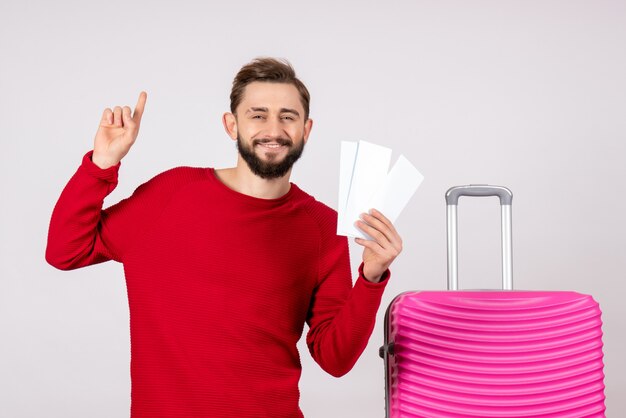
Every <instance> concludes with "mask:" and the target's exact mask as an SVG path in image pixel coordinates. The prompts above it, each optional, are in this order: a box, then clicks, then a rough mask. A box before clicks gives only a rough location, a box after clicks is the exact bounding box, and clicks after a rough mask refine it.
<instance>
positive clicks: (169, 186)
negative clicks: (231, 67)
mask: <svg viewBox="0 0 626 418" xmlns="http://www.w3.org/2000/svg"><path fill="white" fill-rule="evenodd" d="M146 97H147V95H146V93H145V92H142V93H141V94H140V96H139V100H138V102H137V106H136V107H135V110H134V113H133V114H132V116H131V111H130V108H129V107H128V106H125V107H123V108H121V107H119V106H118V107H115V108H114V109H113V110H111V109H105V111H104V113H103V115H102V119H101V121H100V127H99V128H98V131H97V133H96V138H95V142H94V149H93V151H90V152H88V153H87V154H86V155H85V156H84V157H83V160H82V164H81V165H80V167H79V168H78V170H77V171H76V173H75V174H74V176H73V177H72V178H71V179H70V181H69V183H68V184H67V186H66V187H65V189H64V190H63V192H62V194H61V196H60V198H59V201H58V202H57V204H56V206H55V209H54V212H53V214H52V219H51V222H50V230H49V235H48V247H47V250H46V259H47V261H48V262H49V263H50V264H51V265H53V266H55V267H57V268H59V269H64V270H67V269H75V268H79V267H83V266H87V265H90V264H96V263H100V262H103V261H107V260H116V261H119V262H121V263H123V265H124V272H125V276H126V283H127V288H128V298H129V309H130V331H131V380H132V402H131V417H132V418H148V417H149V418H154V417H159V418H165V417H198V418H199V417H212V418H219V417H233V418H245V417H289V418H291V417H294V418H295V417H302V412H301V411H300V408H299V406H298V400H299V391H298V380H299V378H300V372H301V365H300V358H299V353H298V350H297V348H296V343H297V341H298V340H299V339H300V337H301V335H302V332H303V328H304V324H305V322H306V323H307V324H308V325H309V327H310V329H309V332H308V334H307V336H306V341H307V344H308V347H309V350H310V352H311V355H312V356H313V358H314V359H315V361H316V362H317V363H318V364H319V365H320V366H321V367H322V368H323V369H324V370H325V371H327V372H328V373H330V374H332V375H333V376H341V375H343V374H345V373H347V372H348V371H349V370H350V369H351V368H352V367H353V365H354V364H355V362H356V360H357V359H358V357H359V356H360V355H361V353H362V351H363V349H364V348H365V346H366V344H367V341H368V339H369V337H370V335H371V333H372V330H373V327H374V321H375V316H376V311H377V309H378V307H379V304H380V299H381V296H382V293H383V290H384V287H385V285H386V283H387V280H388V278H389V275H390V273H389V270H388V268H389V265H390V264H391V262H392V261H393V260H394V259H395V257H396V256H397V255H398V254H399V253H400V251H401V249H402V242H401V239H400V236H399V235H398V233H397V232H396V230H395V229H394V227H393V225H392V224H391V223H390V222H389V221H388V220H387V219H386V218H385V217H384V216H383V215H382V214H380V213H379V212H377V211H372V212H371V214H363V219H362V220H359V221H357V224H358V226H359V227H360V228H361V229H362V230H363V231H365V232H366V233H367V234H368V235H370V236H371V237H373V240H372V241H366V240H362V239H357V242H358V243H359V244H360V245H362V246H363V247H364V250H363V263H362V264H361V266H360V267H359V277H358V279H357V281H356V284H355V285H354V287H353V286H352V279H351V272H350V263H349V256H348V242H347V239H346V238H345V237H341V236H337V235H336V223H337V214H336V212H335V211H334V210H332V209H330V208H329V207H327V206H325V205H324V204H322V203H320V202H317V201H316V200H315V199H314V198H313V197H311V196H309V195H308V194H306V193H305V192H303V191H302V190H300V189H299V188H298V187H297V186H296V185H295V184H293V183H290V182H289V177H290V174H291V169H292V165H293V163H294V162H295V161H296V160H297V159H298V158H299V157H300V154H301V153H302V149H303V147H304V145H305V143H306V142H307V140H308V138H309V134H310V132H311V127H312V125H313V122H312V120H311V119H309V93H308V91H307V89H306V87H305V86H304V85H303V84H302V82H301V81H300V80H298V79H297V78H296V76H295V73H294V71H293V69H292V68H291V66H289V65H288V64H287V63H285V62H281V61H278V60H275V59H269V58H266V59H257V60H255V61H253V62H251V63H249V64H247V65H246V66H244V67H243V68H242V69H241V70H240V72H239V73H238V74H237V76H236V77H235V80H234V82H233V89H232V93H231V112H230V113H226V114H224V116H223V123H224V127H225V129H226V132H227V133H228V135H229V136H230V137H231V138H232V139H233V140H235V141H237V147H238V149H239V158H238V161H237V165H236V167H233V168H228V169H221V170H215V169H212V168H191V167H178V168H174V169H171V170H169V171H166V172H164V173H161V174H159V175H157V176H156V177H154V178H153V179H151V180H150V181H148V182H146V183H144V184H143V185H141V186H139V187H138V188H137V189H136V190H135V192H134V193H133V195H132V196H131V197H129V198H127V199H124V200H122V201H121V202H119V203H117V204H116V205H113V206H111V207H110V208H108V209H105V210H103V209H102V202H103V199H104V198H105V196H107V194H109V193H110V192H111V191H112V190H113V189H114V188H115V186H116V184H117V175H118V169H119V167H120V160H121V159H122V158H123V157H124V156H125V155H126V154H127V153H128V151H129V149H130V147H131V146H132V144H133V143H134V141H135V139H136V137H137V134H138V131H139V125H140V122H141V117H142V114H143V112H144V107H145V103H146Z"/></svg>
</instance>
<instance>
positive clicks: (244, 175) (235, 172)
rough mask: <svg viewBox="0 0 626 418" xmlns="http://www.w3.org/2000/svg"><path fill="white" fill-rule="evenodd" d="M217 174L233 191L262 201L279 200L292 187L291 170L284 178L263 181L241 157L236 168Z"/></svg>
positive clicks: (218, 171)
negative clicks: (290, 180)
mask: <svg viewBox="0 0 626 418" xmlns="http://www.w3.org/2000/svg"><path fill="white" fill-rule="evenodd" d="M215 174H216V175H217V177H218V178H219V179H220V180H221V181H222V183H224V184H225V185H226V186H228V187H229V188H231V189H232V190H234V191H236V192H239V193H242V194H245V195H248V196H252V197H257V198H260V199H277V198H279V197H281V196H284V195H285V194H286V193H287V192H289V189H290V187H291V184H290V183H289V177H290V176H291V170H289V172H287V174H285V175H284V176H283V177H279V178H276V179H269V180H268V179H263V178H261V177H259V176H257V175H256V174H254V173H253V172H252V171H250V168H249V167H248V164H246V162H245V161H243V160H242V159H241V157H239V158H238V160H237V166H236V167H232V168H221V169H217V170H215Z"/></svg>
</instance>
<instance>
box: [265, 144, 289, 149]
mask: <svg viewBox="0 0 626 418" xmlns="http://www.w3.org/2000/svg"><path fill="white" fill-rule="evenodd" d="M259 145H261V146H262V147H265V148H270V149H278V148H280V147H282V146H284V145H283V144H275V143H266V144H259Z"/></svg>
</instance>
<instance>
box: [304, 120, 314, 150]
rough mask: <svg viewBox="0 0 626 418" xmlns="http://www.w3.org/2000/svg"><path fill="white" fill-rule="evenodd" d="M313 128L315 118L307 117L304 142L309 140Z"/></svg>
mask: <svg viewBox="0 0 626 418" xmlns="http://www.w3.org/2000/svg"><path fill="white" fill-rule="evenodd" d="M312 128H313V119H307V120H306V122H304V143H305V144H306V141H308V140H309V134H310V133H311V129H312Z"/></svg>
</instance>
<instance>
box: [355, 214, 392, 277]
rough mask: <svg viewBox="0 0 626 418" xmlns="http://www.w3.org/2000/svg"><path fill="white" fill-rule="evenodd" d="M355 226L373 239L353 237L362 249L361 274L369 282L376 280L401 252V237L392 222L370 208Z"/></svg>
mask: <svg viewBox="0 0 626 418" xmlns="http://www.w3.org/2000/svg"><path fill="white" fill-rule="evenodd" d="M356 226H357V227H358V228H359V229H360V230H361V231H363V232H365V233H366V234H367V235H369V236H370V237H372V238H373V241H370V240H366V239H363V238H355V241H356V243H357V244H359V245H362V246H363V247H365V248H364V249H363V275H364V276H365V278H366V279H367V280H369V281H370V282H378V281H379V280H380V278H381V276H382V275H383V273H384V272H385V271H386V270H387V269H388V268H389V266H390V265H391V263H392V262H393V260H395V258H396V257H397V256H398V255H399V254H400V252H402V238H400V235H399V234H398V232H397V231H396V229H395V228H394V226H393V224H392V223H391V221H389V219H387V218H386V217H385V216H384V215H383V214H382V213H380V212H379V211H377V210H376V209H372V210H371V211H370V213H369V214H368V213H364V214H362V215H361V220H359V221H357V222H356Z"/></svg>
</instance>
